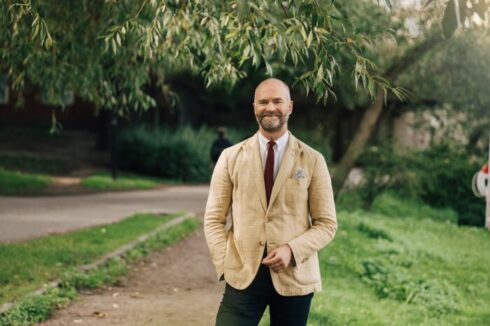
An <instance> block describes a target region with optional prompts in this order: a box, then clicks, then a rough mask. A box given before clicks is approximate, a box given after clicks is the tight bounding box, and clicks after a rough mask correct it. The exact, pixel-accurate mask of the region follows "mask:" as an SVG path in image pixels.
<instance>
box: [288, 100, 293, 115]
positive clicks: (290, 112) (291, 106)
mask: <svg viewBox="0 0 490 326" xmlns="http://www.w3.org/2000/svg"><path fill="white" fill-rule="evenodd" d="M292 113H293V101H289V114H292Z"/></svg>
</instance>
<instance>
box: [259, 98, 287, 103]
mask: <svg viewBox="0 0 490 326" xmlns="http://www.w3.org/2000/svg"><path fill="white" fill-rule="evenodd" d="M272 101H273V102H277V101H284V100H283V99H282V98H281V97H275V98H273V99H272ZM257 102H258V103H265V102H269V99H268V98H263V99H260V100H258V101H257Z"/></svg>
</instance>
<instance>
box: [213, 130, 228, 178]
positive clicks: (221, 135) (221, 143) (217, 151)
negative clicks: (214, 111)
mask: <svg viewBox="0 0 490 326" xmlns="http://www.w3.org/2000/svg"><path fill="white" fill-rule="evenodd" d="M225 134H226V130H225V128H223V127H219V128H218V138H216V139H215V141H214V142H213V145H212V146H211V162H212V169H214V166H215V165H216V162H218V158H219V156H220V155H221V152H222V151H223V150H224V149H225V148H228V147H230V146H231V145H233V144H232V143H231V142H230V141H229V140H228V139H227V138H226V135H225Z"/></svg>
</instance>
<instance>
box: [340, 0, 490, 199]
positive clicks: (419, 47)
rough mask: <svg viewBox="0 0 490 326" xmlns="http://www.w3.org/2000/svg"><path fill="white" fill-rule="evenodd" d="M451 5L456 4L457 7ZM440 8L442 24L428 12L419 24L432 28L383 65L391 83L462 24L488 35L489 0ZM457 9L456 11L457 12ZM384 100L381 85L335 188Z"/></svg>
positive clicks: (362, 144) (366, 137)
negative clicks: (442, 11) (398, 55)
mask: <svg viewBox="0 0 490 326" xmlns="http://www.w3.org/2000/svg"><path fill="white" fill-rule="evenodd" d="M434 2H435V4H434V8H433V10H431V11H429V13H430V14H432V15H433V14H434V13H437V12H440V11H441V10H440V6H441V4H438V3H437V2H436V1H430V0H429V1H427V4H430V3H434ZM454 8H458V11H456V9H454ZM443 9H444V14H443V18H442V26H441V27H442V28H437V27H433V25H436V26H438V25H439V24H437V20H439V19H440V18H439V17H437V16H436V21H434V17H433V16H432V15H429V16H428V17H427V18H426V19H421V24H420V25H419V27H420V28H423V27H424V26H427V25H428V26H431V28H428V29H427V30H425V31H424V33H421V36H420V37H419V40H418V41H417V42H416V44H415V45H413V46H408V47H407V49H406V50H405V51H404V53H403V54H402V55H401V56H400V57H398V58H395V59H394V60H392V61H391V63H390V64H388V65H386V66H387V68H386V70H385V72H384V73H383V76H384V77H385V78H386V79H387V80H388V81H389V82H390V83H395V82H396V81H397V78H398V77H399V76H401V75H403V74H404V73H406V72H407V71H408V70H409V69H412V68H413V67H414V65H415V64H416V63H417V62H419V60H421V59H423V58H424V57H425V55H427V53H429V52H431V51H436V50H437V49H438V48H439V47H440V46H441V45H442V44H443V43H444V42H445V40H446V39H448V38H450V37H452V36H453V34H454V33H455V32H456V31H457V29H458V28H460V29H462V28H463V27H464V28H466V29H470V30H483V33H487V35H488V29H486V28H487V27H488V24H489V3H488V2H486V1H482V0H475V1H471V2H461V3H459V2H458V1H457V0H451V1H449V2H447V3H445V4H444V7H443ZM456 12H458V13H459V14H456ZM475 17H478V18H475ZM461 33H462V31H461ZM384 100H386V94H384V93H383V90H382V89H378V90H377V96H376V98H375V100H374V101H373V102H372V103H371V104H370V105H369V106H368V107H367V108H366V109H365V111H364V116H363V118H362V120H361V123H360V126H359V129H358V130H357V131H356V133H355V134H354V137H353V139H352V141H351V142H350V144H349V146H348V148H347V150H346V152H345V154H344V156H343V157H342V159H341V161H340V163H339V164H338V166H337V168H336V169H335V171H334V173H333V178H332V183H333V187H334V189H337V190H340V189H342V186H343V184H344V182H345V180H346V179H347V175H348V173H349V171H350V170H351V168H352V167H353V166H354V164H355V161H356V160H357V158H358V157H359V155H360V154H361V152H362V150H363V149H364V147H365V145H366V143H367V142H368V140H369V138H370V136H371V134H372V131H373V129H374V127H375V125H376V123H377V121H378V119H379V116H380V114H381V112H382V110H383V106H384V103H385V101H384ZM337 194H338V192H337Z"/></svg>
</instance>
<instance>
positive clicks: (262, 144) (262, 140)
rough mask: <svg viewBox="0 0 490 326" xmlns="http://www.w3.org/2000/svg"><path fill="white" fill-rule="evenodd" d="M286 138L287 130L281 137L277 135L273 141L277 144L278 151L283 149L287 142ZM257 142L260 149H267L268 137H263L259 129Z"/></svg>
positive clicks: (287, 136)
mask: <svg viewBox="0 0 490 326" xmlns="http://www.w3.org/2000/svg"><path fill="white" fill-rule="evenodd" d="M288 139H289V131H286V132H285V133H284V135H282V136H281V137H279V138H278V139H276V140H275V141H274V142H275V143H276V146H277V151H279V152H280V151H281V150H283V148H284V147H285V146H286V144H287V143H288ZM259 143H260V147H261V148H262V149H267V144H268V143H269V139H267V138H265V137H264V135H262V133H261V132H260V131H259Z"/></svg>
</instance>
